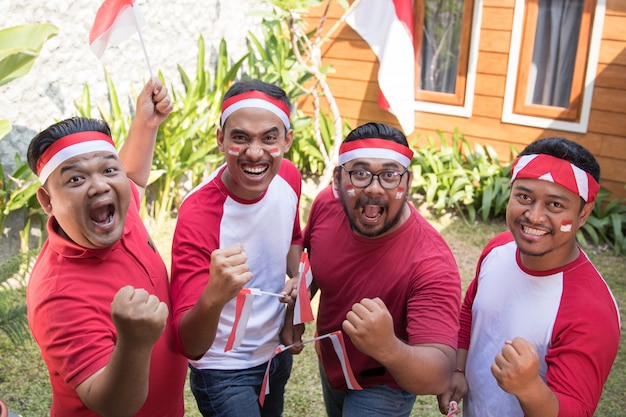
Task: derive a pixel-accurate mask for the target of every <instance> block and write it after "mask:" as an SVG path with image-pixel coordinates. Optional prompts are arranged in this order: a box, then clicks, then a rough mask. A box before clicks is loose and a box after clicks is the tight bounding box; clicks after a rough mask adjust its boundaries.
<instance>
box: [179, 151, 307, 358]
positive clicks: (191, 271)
mask: <svg viewBox="0 0 626 417" xmlns="http://www.w3.org/2000/svg"><path fill="white" fill-rule="evenodd" d="M224 169H225V166H222V167H221V168H219V169H218V170H216V171H215V172H214V173H213V174H212V175H211V176H210V177H209V178H208V179H207V180H206V181H204V182H203V183H202V184H200V185H198V186H197V187H196V188H195V189H194V190H192V191H191V193H190V194H189V195H188V196H187V197H186V198H185V200H184V201H183V203H182V204H181V206H180V210H179V213H178V219H177V223H176V230H175V232H174V240H173V243H172V282H171V294H172V305H173V313H174V322H175V326H176V329H178V324H179V323H180V319H181V318H182V316H183V314H184V313H185V312H186V311H187V310H189V309H190V308H191V307H193V306H194V304H195V303H196V301H197V300H198V298H199V297H200V294H201V293H202V291H203V290H204V287H205V286H206V284H207V282H208V281H209V279H210V275H209V266H210V264H211V252H213V250H215V249H217V248H221V247H227V246H231V245H234V244H236V243H242V244H243V248H244V251H245V253H246V255H247V257H248V261H247V263H248V265H249V267H250V272H252V280H250V281H249V282H248V284H246V287H248V288H259V289H261V290H263V291H268V292H273V293H280V292H281V291H282V289H283V287H284V286H285V276H286V268H287V253H288V252H289V249H290V247H291V246H292V245H301V244H302V232H301V229H300V217H299V213H298V204H299V199H300V193H301V186H302V179H301V176H300V172H299V171H298V169H297V168H296V167H295V165H294V164H293V163H292V162H290V161H288V160H286V159H283V161H282V164H281V167H280V169H279V171H278V174H277V175H276V176H275V177H274V179H272V181H271V183H270V185H269V187H268V189H267V191H266V192H265V194H264V195H263V196H261V197H260V198H259V199H257V200H253V201H246V200H241V199H240V198H238V197H237V196H235V195H234V194H232V193H231V192H230V191H229V190H228V188H227V187H226V186H225V185H224V183H223V182H222V180H221V174H222V172H223V170H224ZM235 306H236V300H235V299H233V300H231V301H230V302H228V303H227V304H226V305H225V306H224V308H223V310H222V314H221V315H220V321H219V325H218V328H217V334H216V337H215V342H214V343H213V345H212V346H211V348H210V349H209V350H208V351H207V352H206V353H205V354H204V356H203V357H202V358H201V359H198V360H194V361H190V363H191V364H192V365H193V366H194V367H196V368H199V369H222V370H229V369H232V370H235V369H247V368H251V367H254V366H257V365H260V364H262V363H265V362H267V361H268V360H269V359H270V357H271V356H272V354H273V352H274V350H275V349H276V347H277V346H278V345H279V343H280V342H279V338H278V334H279V331H280V329H281V327H282V324H283V319H284V306H285V305H284V303H281V302H280V301H279V300H278V298H276V297H272V296H256V297H255V298H254V303H253V306H252V312H251V314H250V318H249V320H248V323H247V327H246V331H245V335H244V339H243V341H242V343H241V346H239V347H238V348H237V349H233V350H230V351H228V352H224V347H225V345H226V342H227V340H228V337H229V335H230V332H231V330H232V327H233V323H234V319H235ZM179 349H180V351H181V352H184V349H183V348H182V346H180V341H179Z"/></svg>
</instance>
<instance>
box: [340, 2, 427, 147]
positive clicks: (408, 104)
mask: <svg viewBox="0 0 626 417" xmlns="http://www.w3.org/2000/svg"><path fill="white" fill-rule="evenodd" d="M346 22H347V23H348V24H349V25H350V26H351V27H352V28H353V29H354V30H355V31H356V32H357V33H358V34H359V35H360V36H361V37H362V38H363V39H364V40H365V41H366V42H367V44H368V45H369V46H370V48H372V50H373V51H374V53H375V54H376V56H377V57H378V62H379V65H380V66H379V70H378V86H379V88H380V93H381V94H380V95H379V97H378V105H379V106H380V107H381V108H383V109H385V110H388V111H389V112H391V113H393V114H394V115H395V116H396V118H397V119H398V122H399V123H400V125H401V126H402V130H404V133H405V134H407V135H409V134H410V133H412V132H413V130H414V129H415V106H414V102H415V79H414V77H415V61H414V59H415V49H414V48H413V5H412V0H361V1H360V2H359V3H358V4H357V5H356V6H355V7H354V8H353V9H352V10H351V11H350V12H349V13H348V15H347V16H346Z"/></svg>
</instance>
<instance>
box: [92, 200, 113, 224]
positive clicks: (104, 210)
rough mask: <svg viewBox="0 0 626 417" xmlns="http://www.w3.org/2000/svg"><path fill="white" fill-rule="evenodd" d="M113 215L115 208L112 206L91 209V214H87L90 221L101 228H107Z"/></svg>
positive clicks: (111, 221)
mask: <svg viewBox="0 0 626 417" xmlns="http://www.w3.org/2000/svg"><path fill="white" fill-rule="evenodd" d="M114 215H115V206H113V204H107V205H105V206H102V207H98V208H95V209H92V210H91V213H89V217H90V218H91V221H93V222H94V223H95V224H97V225H98V226H102V227H104V226H108V225H110V224H111V223H113V218H114Z"/></svg>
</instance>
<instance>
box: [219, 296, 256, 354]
mask: <svg viewBox="0 0 626 417" xmlns="http://www.w3.org/2000/svg"><path fill="white" fill-rule="evenodd" d="M254 296H255V293H254V291H252V289H250V288H242V290H241V291H239V294H237V300H236V306H235V322H234V323H233V329H232V330H231V331H230V335H229V336H228V341H227V342H226V346H225V347H224V352H228V351H229V350H232V349H237V348H238V347H239V346H241V342H242V341H243V336H244V335H245V333H246V326H247V325H248V319H249V318H250V312H251V311H252V303H253V302H254Z"/></svg>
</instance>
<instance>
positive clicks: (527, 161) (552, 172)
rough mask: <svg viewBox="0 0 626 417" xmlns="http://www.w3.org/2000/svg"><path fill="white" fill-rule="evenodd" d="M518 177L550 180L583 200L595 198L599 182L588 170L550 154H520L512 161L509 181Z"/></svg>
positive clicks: (587, 200) (589, 200) (588, 200)
mask: <svg viewBox="0 0 626 417" xmlns="http://www.w3.org/2000/svg"><path fill="white" fill-rule="evenodd" d="M518 178H529V179H538V180H544V181H550V182H553V183H555V184H558V185H560V186H562V187H565V188H567V189H568V190H570V191H571V192H573V193H574V194H577V195H579V196H580V197H581V198H582V199H583V200H585V202H591V201H594V200H595V199H596V196H597V195H598V191H599V190H600V184H598V182H597V181H596V180H595V178H593V177H592V176H591V175H590V174H589V173H588V172H586V171H584V170H582V169H580V168H578V167H577V166H576V165H574V164H572V163H570V162H568V161H566V160H564V159H561V158H557V157H555V156H552V155H547V154H532V155H522V156H520V157H518V158H517V159H516V160H515V162H514V163H513V167H512V174H511V183H513V181H515V180H516V179H518Z"/></svg>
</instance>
